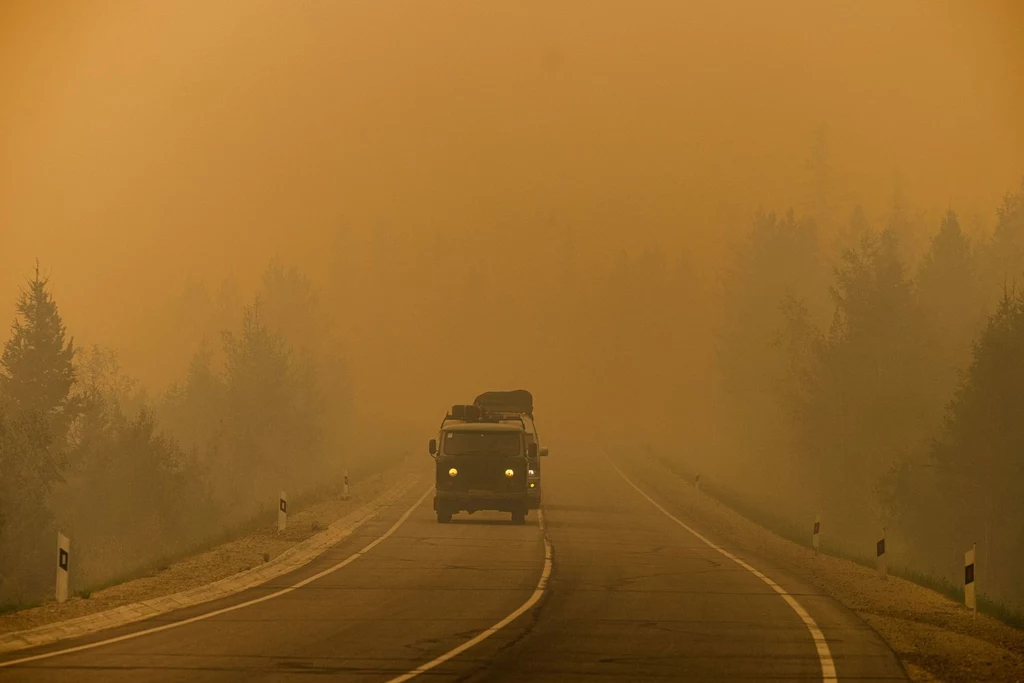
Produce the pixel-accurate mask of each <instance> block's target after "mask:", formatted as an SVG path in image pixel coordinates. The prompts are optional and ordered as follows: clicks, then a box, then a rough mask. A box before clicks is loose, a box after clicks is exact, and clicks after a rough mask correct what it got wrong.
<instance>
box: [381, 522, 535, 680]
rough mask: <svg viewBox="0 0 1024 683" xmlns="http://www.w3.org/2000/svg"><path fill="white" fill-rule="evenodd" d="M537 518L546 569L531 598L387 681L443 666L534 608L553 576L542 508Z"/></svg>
mask: <svg viewBox="0 0 1024 683" xmlns="http://www.w3.org/2000/svg"><path fill="white" fill-rule="evenodd" d="M537 520H538V521H539V522H540V528H541V531H542V532H544V569H543V570H542V571H541V573H540V581H538V582H537V587H536V588H534V589H533V594H532V595H531V596H530V598H529V599H528V600H527V601H526V602H524V603H523V604H522V605H520V606H519V609H517V610H516V611H515V612H512V613H511V614H509V615H508V616H507V617H505V618H504V619H502V620H501V621H499V622H498V623H497V624H495V625H494V626H491V627H490V628H489V629H487V630H486V631H482V632H481V633H480V634H478V635H477V636H476V637H475V638H471V639H470V640H467V641H466V642H464V643H463V644H462V645H459V646H458V647H456V648H453V649H451V650H449V651H448V652H445V653H444V654H443V655H441V656H440V657H438V658H437V659H433V660H431V661H429V662H427V663H426V664H423V665H421V666H418V667H416V668H415V669H413V670H412V671H410V672H409V673H405V674H402V675H401V676H398V677H396V678H391V679H389V680H388V681H387V683H403V682H404V681H409V680H412V679H413V678H416V677H417V676H419V675H420V674H424V673H426V672H428V671H430V670H431V669H435V668H437V667H439V666H441V665H442V664H444V663H445V662H447V661H448V660H450V659H453V658H455V657H458V656H459V655H461V654H462V653H463V652H465V651H466V650H468V649H469V648H471V647H473V646H475V645H479V644H480V643H482V642H484V641H485V640H487V639H488V638H490V637H491V636H493V635H494V634H495V633H497V632H498V631H500V630H501V629H503V628H505V627H506V626H508V625H509V624H511V623H512V622H513V621H515V620H516V619H518V618H519V617H521V616H523V615H524V614H526V613H527V612H529V611H530V610H531V609H532V608H533V606H534V605H536V604H537V601H538V600H540V598H541V596H542V595H544V591H545V590H547V586H548V579H549V578H550V577H551V541H550V540H549V539H548V535H547V531H546V529H545V527H544V513H543V512H542V511H541V510H537Z"/></svg>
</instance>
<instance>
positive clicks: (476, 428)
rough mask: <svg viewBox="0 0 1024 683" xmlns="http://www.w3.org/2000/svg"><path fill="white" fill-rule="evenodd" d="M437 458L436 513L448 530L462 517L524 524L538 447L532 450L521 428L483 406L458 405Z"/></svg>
mask: <svg viewBox="0 0 1024 683" xmlns="http://www.w3.org/2000/svg"><path fill="white" fill-rule="evenodd" d="M429 450H430V455H431V456H433V458H434V463H435V464H434V471H435V492H434V511H435V512H436V513H437V521H438V523H440V524H447V523H448V522H450V521H451V520H452V515H455V514H457V513H459V512H468V513H470V514H473V513H474V512H477V511H478V510H497V511H500V512H508V513H511V515H512V522H513V523H515V524H523V523H525V522H526V515H527V514H528V512H529V510H530V499H529V495H528V493H527V490H528V487H527V470H528V469H529V468H528V463H529V461H530V458H531V456H533V457H534V458H536V452H537V446H536V444H532V445H528V444H527V441H526V431H525V430H524V429H523V426H522V424H521V423H515V422H509V421H504V420H501V419H500V417H499V416H497V415H490V414H488V413H485V412H484V411H482V410H481V409H480V408H479V407H478V406H472V405H457V406H453V407H452V410H451V411H450V412H449V413H448V414H446V415H445V417H444V419H443V420H442V421H441V427H440V430H439V435H438V438H437V439H431V440H430V444H429Z"/></svg>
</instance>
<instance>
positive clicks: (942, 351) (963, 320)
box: [917, 211, 986, 395]
mask: <svg viewBox="0 0 1024 683" xmlns="http://www.w3.org/2000/svg"><path fill="white" fill-rule="evenodd" d="M917 291H918V298H919V300H920V302H921V308H922V310H923V312H924V314H925V316H926V317H927V320H928V325H929V328H930V329H931V331H932V333H933V334H934V337H935V342H936V344H937V345H938V347H939V359H938V366H937V368H936V369H937V371H938V373H939V374H940V375H942V377H941V381H940V386H939V387H938V391H939V392H940V393H941V395H950V394H952V392H953V390H954V388H955V386H956V382H957V373H958V371H959V370H961V369H963V368H965V367H966V366H967V364H968V362H969V361H970V351H971V343H972V341H973V340H974V339H975V338H976V336H977V335H978V333H979V332H980V331H981V329H982V327H983V325H984V322H985V316H986V310H985V309H986V306H985V301H984V296H983V294H982V291H981V288H980V286H979V279H978V268H977V264H976V259H975V253H974V250H973V249H972V248H971V244H970V241H969V240H968V238H967V236H966V235H965V234H964V233H963V231H962V230H961V229H960V221H959V219H958V218H957V215H956V214H955V213H954V212H953V211H949V212H947V213H946V216H945V217H944V218H943V220H942V225H941V226H940V227H939V232H938V233H937V234H936V235H935V236H934V237H933V238H932V243H931V248H930V249H929V250H928V252H927V253H926V254H925V255H924V258H923V260H922V261H921V265H920V267H919V268H918V273H917Z"/></svg>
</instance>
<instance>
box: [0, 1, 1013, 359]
mask: <svg viewBox="0 0 1024 683" xmlns="http://www.w3.org/2000/svg"><path fill="white" fill-rule="evenodd" d="M642 8H643V11H638V5H637V4H636V3H622V2H582V1H580V2H564V3H547V2H509V3H497V2H493V3H479V2H446V3H436V2H401V3H396V2H356V1H353V2H329V1H326V0H323V1H320V2H304V3H283V2H268V1H262V2H260V1H255V0H245V1H242V0H238V1H233V2H227V1H223V2H207V1H205V0H202V1H200V0H191V1H179V2H163V3H136V2H113V1H108V2H78V1H71V0H68V1H67V2H64V3H59V2H54V3H45V4H42V3H36V2H32V1H31V0H8V2H5V3H4V4H3V5H2V6H0V98H2V99H0V314H3V311H4V310H7V311H8V313H7V314H5V315H9V314H10V313H12V312H13V311H12V310H11V309H10V308H5V307H8V306H10V304H4V303H3V302H4V301H9V302H11V303H13V297H14V292H15V288H16V287H17V285H18V283H19V282H20V281H22V280H23V278H24V277H25V276H26V275H28V273H29V272H30V270H31V267H32V263H33V261H34V259H35V258H36V257H39V258H40V259H41V261H42V263H43V265H44V268H45V270H46V271H47V272H49V273H51V275H52V280H53V283H54V287H55V290H56V292H57V295H58V297H59V301H60V303H61V306H62V310H63V312H64V314H65V317H66V319H67V321H68V322H69V324H70V326H71V327H72V330H73V331H74V332H75V334H76V335H78V336H79V337H80V338H84V339H87V340H89V341H98V342H102V343H105V344H110V345H113V346H117V347H119V348H122V349H123V350H124V353H125V356H126V362H127V364H128V365H129V367H130V369H131V370H132V371H133V372H135V373H136V374H139V375H141V376H143V377H150V378H153V379H158V378H159V379H163V377H162V376H161V373H160V372H159V371H158V370H157V369H156V368H159V366H160V360H159V359H158V358H151V357H148V356H147V353H148V352H147V349H148V348H149V347H148V345H147V341H146V339H143V338H139V336H140V335H141V334H142V333H140V332H139V330H140V329H145V328H144V326H140V321H143V320H145V319H146V317H147V315H149V313H150V312H151V311H152V309H153V308H154V307H158V306H159V305H161V304H160V302H161V301H163V300H165V299H167V298H168V297H170V296H173V295H175V294H176V293H177V292H178V291H180V289H181V286H182V283H183V281H184V280H185V278H186V277H188V276H189V275H190V274H191V275H194V276H196V277H206V278H212V279H215V280H216V279H219V278H220V277H222V275H223V274H224V273H226V272H233V273H235V274H236V275H238V276H239V277H240V278H241V279H242V280H243V282H251V281H252V279H253V278H254V276H255V274H256V273H258V272H259V271H260V270H262V268H263V267H264V266H265V264H266V262H267V260H268V259H269V258H271V257H272V256H273V255H275V254H276V255H281V256H282V257H283V258H285V259H286V260H291V261H296V262H299V263H301V264H303V265H304V266H305V267H306V268H307V269H308V270H309V271H311V272H313V273H314V274H315V275H317V276H319V277H321V278H323V277H326V276H327V275H328V273H329V269H330V268H331V266H332V265H334V264H336V263H337V262H338V260H337V255H336V254H333V253H332V250H333V249H335V248H337V245H338V244H340V243H341V242H339V237H338V232H339V231H340V230H344V231H346V234H348V238H347V239H348V243H350V244H359V243H364V242H367V241H368V240H369V237H368V236H369V235H377V237H378V238H380V236H382V235H384V236H387V239H391V240H398V242H399V243H400V242H401V241H402V239H403V238H404V237H406V236H409V235H413V234H419V235H423V234H431V233H432V231H437V230H440V231H447V232H450V233H451V234H455V235H461V234H466V233H472V234H474V235H476V237H475V238H474V239H475V240H476V241H472V240H471V241H466V242H460V241H456V242H455V243H454V245H453V246H452V247H451V248H452V249H454V250H455V251H457V252H458V251H459V249H460V245H469V244H472V245H474V246H472V248H471V247H469V246H465V248H464V251H465V253H464V257H465V258H466V259H467V260H472V259H473V249H479V248H489V247H490V248H493V247H496V246H500V245H501V244H502V242H503V241H504V240H507V239H509V238H508V235H509V234H513V231H515V232H514V234H521V235H524V237H522V238H521V239H526V240H535V241H536V242H537V243H538V244H546V245H547V246H549V247H550V246H551V244H554V243H557V242H558V241H559V240H561V239H562V238H563V236H564V234H565V231H566V230H568V229H572V231H573V233H574V235H576V236H577V237H578V239H579V240H580V243H581V244H582V248H583V257H584V258H585V259H605V258H607V257H608V256H609V255H610V254H611V253H613V252H614V250H616V249H618V248H620V247H627V248H638V247H640V246H643V245H644V244H647V243H652V242H662V243H665V244H668V245H669V246H670V247H672V248H676V247H679V246H681V245H685V246H686V247H687V248H688V249H689V250H690V251H691V253H693V254H695V255H696V258H697V259H698V260H703V261H705V262H708V263H710V262H712V261H713V259H715V258H716V254H717V250H718V249H719V248H720V247H721V246H722V244H723V243H724V242H725V241H726V240H727V239H729V238H730V237H731V236H733V235H736V234H738V233H739V232H740V231H741V230H743V229H744V228H745V227H746V225H747V223H748V218H749V216H750V215H751V214H752V212H753V211H754V210H756V209H757V208H758V207H764V208H769V209H774V208H777V209H785V208H786V207H788V206H790V205H796V206H797V207H801V206H805V205H806V203H807V200H808V195H807V189H806V188H807V185H808V176H807V172H806V162H807V159H808V157H809V155H810V149H811V144H812V140H813V136H814V134H815V131H816V130H818V129H819V128H820V127H821V126H825V127H826V129H827V131H828V136H829V140H830V145H831V154H832V158H831V163H832V166H833V168H834V172H835V194H836V201H838V202H839V203H840V204H841V205H842V206H843V207H844V211H845V210H847V209H848V208H849V207H850V206H852V204H853V203H854V202H863V203H864V204H865V205H866V206H867V207H868V209H869V213H871V214H872V215H873V216H881V215H882V214H883V213H884V211H885V210H886V208H887V206H888V205H889V203H890V202H891V198H892V196H893V192H894V188H895V187H897V186H900V187H902V188H903V191H904V193H905V197H906V200H907V202H908V203H909V204H910V205H911V206H912V207H914V209H915V210H918V211H927V212H929V215H935V216H937V215H938V213H939V212H940V211H943V210H945V208H946V207H948V206H951V207H953V208H956V209H958V210H960V211H962V212H963V213H964V214H965V215H968V216H980V217H982V218H983V219H985V218H986V217H987V220H989V221H990V220H991V216H992V215H993V213H994V208H995V206H996V204H997V202H998V200H999V197H1000V196H1001V195H1002V193H1004V192H1005V191H1007V190H1009V189H1012V188H1015V187H1017V186H1018V184H1019V182H1020V178H1021V177H1022V175H1024V123H1022V121H1024V28H1022V27H1024V6H1022V5H1021V4H1019V3H1016V2H1013V1H1012V0H1006V1H1005V2H996V1H991V2H960V3H955V2H942V3H937V2H928V1H925V0H915V1H911V0H906V1H904V2H899V3H892V2H885V1H882V0H872V1H868V2H852V1H851V2H845V3H838V2H837V3H822V2H817V1H812V0H799V1H797V0H793V1H791V2H777V3H763V2H757V1H754V0H751V1H748V2H711V1H706V2H691V3H679V2H649V3H643V4H642ZM349 263H350V267H353V268H359V267H370V266H369V265H368V263H369V260H368V257H367V258H363V257H362V256H360V255H358V254H357V255H356V256H355V257H354V258H353V259H350V260H349ZM402 284H405V285H406V286H409V287H415V282H408V283H401V282H400V283H399V285H402ZM3 292H7V294H6V295H4V294H3ZM2 317H3V315H0V318H2ZM0 336H2V334H0Z"/></svg>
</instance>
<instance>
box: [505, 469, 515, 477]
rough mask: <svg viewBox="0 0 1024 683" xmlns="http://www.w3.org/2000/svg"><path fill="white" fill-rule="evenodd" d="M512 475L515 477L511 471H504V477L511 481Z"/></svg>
mask: <svg viewBox="0 0 1024 683" xmlns="http://www.w3.org/2000/svg"><path fill="white" fill-rule="evenodd" d="M513 475H515V472H513V471H512V470H505V476H506V477H509V478H510V479H511V478H512V476H513Z"/></svg>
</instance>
